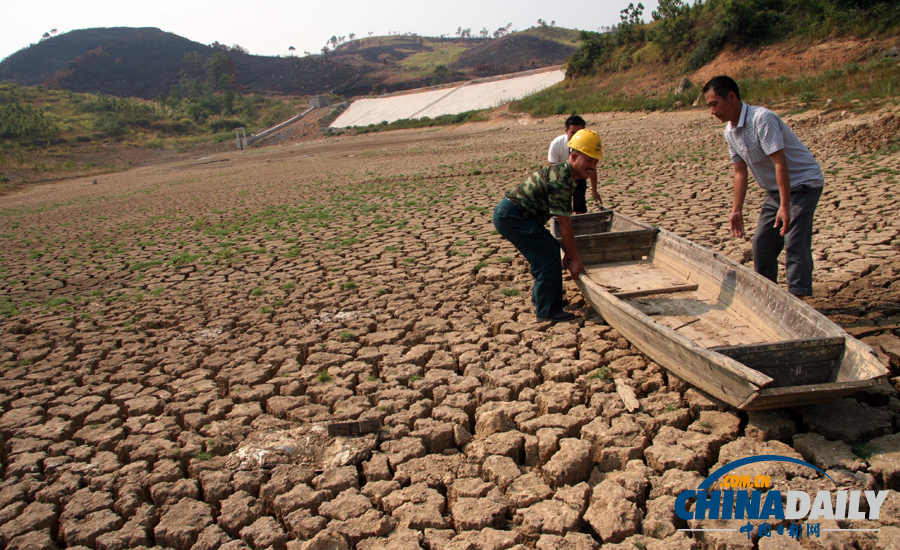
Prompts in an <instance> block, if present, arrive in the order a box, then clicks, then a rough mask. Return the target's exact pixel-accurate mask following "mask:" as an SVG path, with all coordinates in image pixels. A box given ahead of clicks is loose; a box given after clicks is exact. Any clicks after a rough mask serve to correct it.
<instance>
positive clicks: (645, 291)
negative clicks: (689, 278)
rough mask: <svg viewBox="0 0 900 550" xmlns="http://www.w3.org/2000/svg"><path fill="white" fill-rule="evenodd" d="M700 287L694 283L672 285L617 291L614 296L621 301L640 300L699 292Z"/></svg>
mask: <svg viewBox="0 0 900 550" xmlns="http://www.w3.org/2000/svg"><path fill="white" fill-rule="evenodd" d="M697 288H699V287H698V285H696V284H693V283H685V284H681V285H672V286H665V287H659V288H642V289H640V290H616V291H615V292H613V293H612V295H613V296H615V297H616V298H620V299H623V300H624V299H625V298H640V297H641V296H652V295H654V294H673V293H675V292H693V291H694V290H697Z"/></svg>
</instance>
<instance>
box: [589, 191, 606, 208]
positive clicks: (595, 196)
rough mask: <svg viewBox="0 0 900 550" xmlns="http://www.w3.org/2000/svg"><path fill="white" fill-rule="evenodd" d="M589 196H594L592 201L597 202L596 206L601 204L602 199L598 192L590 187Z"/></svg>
mask: <svg viewBox="0 0 900 550" xmlns="http://www.w3.org/2000/svg"><path fill="white" fill-rule="evenodd" d="M591 196H592V197H594V202H596V203H597V206H601V207H602V206H603V199H601V198H600V193H598V192H597V190H596V189H591Z"/></svg>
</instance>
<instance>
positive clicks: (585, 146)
mask: <svg viewBox="0 0 900 550" xmlns="http://www.w3.org/2000/svg"><path fill="white" fill-rule="evenodd" d="M568 145H569V148H570V149H573V150H575V151H578V152H579V153H584V154H585V155H587V156H589V157H591V158H593V159H601V158H603V142H601V141H600V135H599V134H597V132H595V131H593V130H578V131H577V132H575V135H574V136H572V139H570V140H569V143H568Z"/></svg>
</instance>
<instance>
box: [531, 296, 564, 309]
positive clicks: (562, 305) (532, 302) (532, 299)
mask: <svg viewBox="0 0 900 550" xmlns="http://www.w3.org/2000/svg"><path fill="white" fill-rule="evenodd" d="M531 305H535V304H534V296H532V297H531ZM568 306H569V301H568V300H566V299H565V298H563V299H562V304H561V307H568Z"/></svg>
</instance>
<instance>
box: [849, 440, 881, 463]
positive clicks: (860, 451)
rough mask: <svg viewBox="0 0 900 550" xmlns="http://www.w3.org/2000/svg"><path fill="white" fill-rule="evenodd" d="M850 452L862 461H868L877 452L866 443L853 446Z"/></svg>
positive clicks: (872, 446)
mask: <svg viewBox="0 0 900 550" xmlns="http://www.w3.org/2000/svg"><path fill="white" fill-rule="evenodd" d="M851 450H852V451H853V454H855V455H856V456H858V457H859V458H861V459H863V460H869V459H870V458H872V457H873V456H875V454H876V453H877V452H878V450H877V449H876V448H875V446H874V445H872V444H871V443H869V442H868V441H865V442H859V443H856V444H854V445H853V447H852V449H851Z"/></svg>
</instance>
